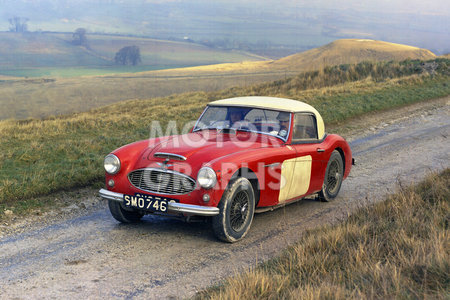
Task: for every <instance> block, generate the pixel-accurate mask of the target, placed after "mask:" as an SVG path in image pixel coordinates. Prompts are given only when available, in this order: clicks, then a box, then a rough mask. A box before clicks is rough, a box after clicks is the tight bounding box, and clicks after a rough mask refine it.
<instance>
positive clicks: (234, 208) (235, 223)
mask: <svg viewBox="0 0 450 300" xmlns="http://www.w3.org/2000/svg"><path fill="white" fill-rule="evenodd" d="M248 205H249V197H248V195H247V193H246V192H245V191H240V192H238V193H237V194H236V196H235V197H234V198H233V200H232V202H231V210H230V225H231V229H233V230H234V231H240V230H241V229H242V227H243V226H244V224H245V221H246V220H247V218H248V215H249V210H248Z"/></svg>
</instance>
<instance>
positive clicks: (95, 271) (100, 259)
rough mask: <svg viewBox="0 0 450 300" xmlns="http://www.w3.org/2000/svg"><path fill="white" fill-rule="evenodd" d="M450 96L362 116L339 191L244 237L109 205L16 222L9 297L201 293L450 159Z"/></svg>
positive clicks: (6, 240)
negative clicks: (121, 215)
mask: <svg viewBox="0 0 450 300" xmlns="http://www.w3.org/2000/svg"><path fill="white" fill-rule="evenodd" d="M449 101H450V97H447V98H445V99H440V100H437V101H432V102H429V103H427V104H419V105H415V106H411V107H408V108H403V109H399V110H395V111H391V112H387V113H383V114H376V115H373V116H369V117H365V118H364V119H361V120H354V121H352V122H351V123H350V124H349V125H350V128H349V129H347V131H346V132H345V133H344V135H345V136H346V137H348V140H349V141H350V142H351V147H352V150H353V155H354V158H355V159H356V163H357V165H356V166H354V168H353V169H352V173H351V175H350V177H349V178H348V179H347V180H346V181H344V183H343V185H342V190H341V194H340V196H339V197H338V199H337V200H336V201H334V202H331V203H321V202H318V201H315V200H304V201H301V202H298V203H295V204H292V205H289V206H287V207H285V208H283V209H279V210H276V211H273V212H267V213H263V214H258V215H256V216H255V219H254V222H253V224H252V227H251V230H250V232H249V234H248V235H247V237H246V238H245V239H244V240H242V241H241V242H238V243H235V244H225V243H222V242H219V241H217V240H216V239H215V237H214V235H213V233H212V231H211V229H210V227H209V226H208V224H206V223H189V224H187V223H183V222H181V221H178V220H172V219H165V218H160V217H154V216H147V217H145V218H144V220H143V222H142V223H140V224H136V225H121V224H118V223H117V222H116V221H115V220H114V219H112V217H111V216H110V214H109V212H108V211H107V209H106V206H105V205H103V206H101V207H100V208H98V209H90V210H89V211H88V212H87V213H84V214H79V215H78V216H77V217H72V218H68V219H64V220H59V221H54V222H51V223H50V224H48V225H39V224H37V225H36V226H32V227H31V228H27V229H26V230H24V229H23V227H20V226H16V227H17V228H19V227H20V228H21V229H20V230H18V229H17V228H16V229H17V230H16V232H15V233H8V234H5V235H4V237H3V238H2V239H1V240H0V270H1V272H0V298H7V299H8V298H17V299H29V298H78V299H79V298H88V299H90V298H93V299H95V298H137V299H155V298H168V297H171V298H183V297H187V296H191V295H193V294H194V293H195V292H196V291H197V290H199V289H202V288H204V287H206V286H209V285H211V284H214V283H217V282H218V281H219V280H220V279H222V278H224V277H226V276H229V275H233V274H234V273H235V272H238V271H240V270H242V269H245V268H248V267H250V266H253V265H254V264H255V262H257V261H262V260H265V259H268V258H270V257H272V256H274V255H276V254H277V253H279V252H280V251H281V250H282V249H284V248H285V247H286V246H287V245H288V244H291V243H293V242H294V241H296V240H297V239H298V238H299V236H300V235H301V234H302V232H303V231H304V230H306V229H308V228H313V227H316V226H319V225H322V224H325V223H329V222H334V221H336V220H339V219H342V218H343V217H345V216H346V215H347V214H348V213H349V212H351V211H352V209H354V208H355V207H357V206H360V205H365V204H367V203H369V202H372V201H376V200H379V199H382V197H383V196H385V195H386V194H388V193H391V192H393V191H394V190H395V186H396V181H397V180H398V179H399V180H401V181H402V182H405V183H408V182H411V181H416V180H419V179H420V178H422V177H423V176H424V175H425V174H426V173H427V172H429V171H430V170H438V169H443V168H446V167H449V165H450V164H449V162H450V117H449V115H450V102H449ZM383 120H384V121H383ZM386 120H389V122H387V121H386ZM367 126H369V127H367ZM94 207H95V206H94ZM19 231H22V232H19Z"/></svg>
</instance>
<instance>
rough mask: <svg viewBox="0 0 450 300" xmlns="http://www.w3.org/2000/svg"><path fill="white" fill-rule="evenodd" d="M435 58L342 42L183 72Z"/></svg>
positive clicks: (409, 49) (379, 44) (377, 44)
mask: <svg viewBox="0 0 450 300" xmlns="http://www.w3.org/2000/svg"><path fill="white" fill-rule="evenodd" d="M434 58H436V55H435V54H434V53H433V52H431V51H429V50H426V49H421V48H417V47H413V46H407V45H401V44H394V43H388V42H383V41H375V40H367V39H343V40H336V41H334V42H332V43H330V44H327V45H325V46H322V47H319V48H314V49H311V50H308V51H305V52H301V53H297V54H294V55H290V56H287V57H284V58H281V59H278V60H272V61H258V62H244V63H231V64H219V65H211V66H201V67H194V68H186V69H184V71H186V72H188V71H189V72H202V71H203V72H208V71H218V72H263V71H271V72H276V71H287V72H303V71H311V70H318V69H321V68H323V67H326V66H335V65H341V64H355V63H359V62H362V61H370V62H377V61H391V60H393V61H402V60H405V59H420V60H429V59H434ZM167 71H169V70H167ZM169 72H170V71H169Z"/></svg>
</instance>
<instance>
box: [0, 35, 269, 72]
mask: <svg viewBox="0 0 450 300" xmlns="http://www.w3.org/2000/svg"><path fill="white" fill-rule="evenodd" d="M87 40H88V45H89V47H88V48H89V49H86V48H85V47H78V46H74V45H72V43H71V41H72V33H60V34H56V33H31V32H28V33H24V34H17V33H12V32H0V75H7V76H8V75H9V76H21V77H42V76H53V77H74V76H81V75H102V74H111V73H124V72H140V71H148V70H158V69H166V68H179V67H187V66H198V65H206V64H217V63H228V62H239V61H243V60H261V59H264V58H262V57H260V56H256V55H252V54H250V53H243V52H237V51H225V50H218V49H213V48H209V47H206V46H202V45H198V44H194V43H189V42H176V41H165V40H156V39H150V38H137V37H124V36H112V35H89V34H88V35H87ZM132 45H136V46H138V47H139V49H140V53H141V58H142V63H141V64H140V65H139V66H118V65H115V64H114V56H115V54H116V52H117V51H119V50H120V49H121V48H123V47H125V46H132Z"/></svg>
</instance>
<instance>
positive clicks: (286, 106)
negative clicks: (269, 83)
mask: <svg viewBox="0 0 450 300" xmlns="http://www.w3.org/2000/svg"><path fill="white" fill-rule="evenodd" d="M208 105H211V106H241V107H253V108H261V109H270V110H278V111H286V112H293V113H297V112H307V113H312V114H314V115H315V116H316V121H317V133H318V136H319V139H322V138H323V137H324V136H325V124H324V122H323V119H322V116H321V115H320V113H319V112H318V111H317V110H316V109H315V108H314V107H312V106H311V105H309V104H307V103H304V102H301V101H298V100H292V99H285V98H276V97H262V96H250V97H236V98H229V99H223V100H217V101H213V102H210V103H208Z"/></svg>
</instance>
